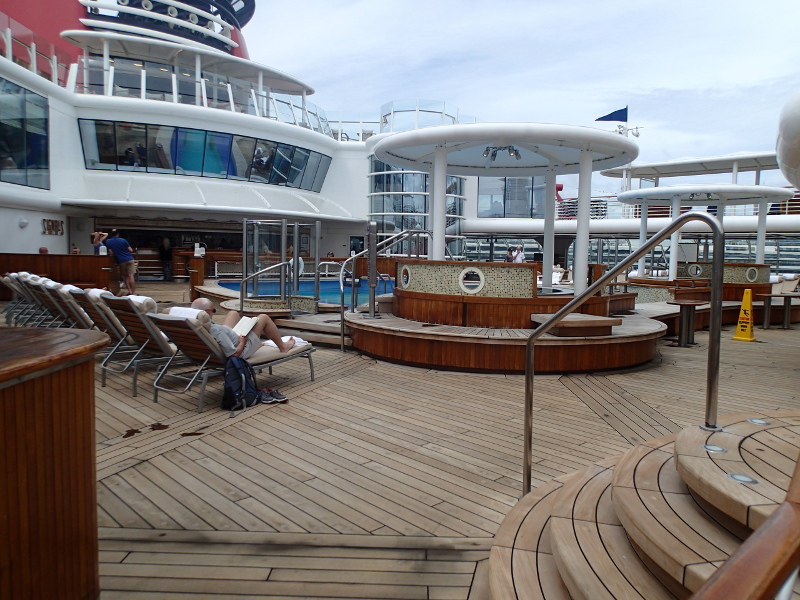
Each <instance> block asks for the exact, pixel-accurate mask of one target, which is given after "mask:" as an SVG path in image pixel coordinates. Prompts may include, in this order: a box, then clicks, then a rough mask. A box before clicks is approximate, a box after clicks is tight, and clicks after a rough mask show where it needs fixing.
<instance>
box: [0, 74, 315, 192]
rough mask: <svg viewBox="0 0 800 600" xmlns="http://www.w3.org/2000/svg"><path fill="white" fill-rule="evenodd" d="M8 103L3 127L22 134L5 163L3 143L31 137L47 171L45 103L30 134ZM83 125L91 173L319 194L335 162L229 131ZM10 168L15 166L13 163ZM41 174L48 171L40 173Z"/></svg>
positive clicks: (33, 160) (31, 155)
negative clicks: (167, 176) (208, 180)
mask: <svg viewBox="0 0 800 600" xmlns="http://www.w3.org/2000/svg"><path fill="white" fill-rule="evenodd" d="M0 81H2V80H0ZM39 98H40V97H39ZM42 103H44V104H42ZM9 104H10V103H9V102H6V103H5V104H4V105H0V128H2V130H3V131H7V130H8V131H11V133H13V130H11V129H9V126H6V125H5V124H4V121H3V119H4V118H5V120H7V121H8V122H9V123H10V124H11V125H13V126H14V127H16V130H21V131H22V133H17V134H14V135H12V134H11V133H8V134H7V135H5V136H4V137H0V159H2V158H3V155H2V153H1V152H2V149H3V144H4V143H5V144H6V145H8V144H9V143H10V142H11V141H12V140H14V139H23V140H24V139H25V136H26V135H27V138H28V139H30V140H31V141H30V143H29V144H28V146H27V148H28V149H29V152H27V154H24V156H28V160H29V163H30V166H31V168H33V167H35V168H37V169H44V167H42V166H41V165H43V164H46V162H47V148H46V144H45V146H44V147H42V146H41V143H39V145H38V146H37V141H41V138H42V131H45V132H46V124H47V122H46V118H45V117H46V99H44V98H41V100H36V99H33V100H30V101H29V102H28V109H27V110H28V111H29V112H30V115H31V118H30V119H28V121H29V123H28V124H27V125H26V127H27V130H25V129H24V127H23V124H22V123H21V121H20V119H18V118H17V119H12V118H11V117H12V115H13V114H14V113H13V111H11V110H5V111H4V110H3V109H4V107H5V106H6V105H9ZM23 108H24V107H23ZM18 112H19V110H17V113H18ZM4 115H5V117H4ZM78 124H79V127H80V132H81V138H82V142H83V155H84V160H85V164H86V168H87V169H100V170H111V171H114V170H120V171H147V172H150V173H176V174H179V175H195V176H202V177H216V178H220V179H226V178H227V179H237V180H240V181H248V180H249V181H255V182H259V183H271V184H274V185H286V186H290V187H294V188H299V189H303V190H312V191H315V192H319V191H320V190H321V189H322V184H323V182H324V181H325V176H326V175H327V173H328V167H329V166H330V164H331V158H330V157H329V156H325V155H324V154H320V153H318V152H312V151H311V150H308V149H306V148H298V147H296V146H292V145H289V144H278V143H276V142H273V141H270V140H264V139H256V138H251V137H247V136H239V135H232V134H229V133H221V132H215V131H203V130H200V129H185V128H182V127H171V126H168V125H146V124H143V123H128V122H114V121H94V120H90V119H79V121H78ZM20 143H22V142H20ZM26 143H28V142H26ZM17 145H19V144H17ZM5 164H9V165H10V164H11V162H10V160H6V161H5ZM42 172H44V173H46V171H38V173H42ZM13 176H16V177H18V178H19V177H20V176H19V174H18V173H17V174H16V175H15V174H13V173H11V172H9V173H0V181H6V180H10V179H11V178H12V177H13ZM4 177H5V179H4ZM28 177H29V178H30V177H31V176H30V175H29V176H28ZM28 185H38V184H37V183H35V182H33V183H32V182H29V183H28Z"/></svg>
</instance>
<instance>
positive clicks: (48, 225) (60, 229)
mask: <svg viewBox="0 0 800 600" xmlns="http://www.w3.org/2000/svg"><path fill="white" fill-rule="evenodd" d="M42 235H64V221H59V220H57V219H42Z"/></svg>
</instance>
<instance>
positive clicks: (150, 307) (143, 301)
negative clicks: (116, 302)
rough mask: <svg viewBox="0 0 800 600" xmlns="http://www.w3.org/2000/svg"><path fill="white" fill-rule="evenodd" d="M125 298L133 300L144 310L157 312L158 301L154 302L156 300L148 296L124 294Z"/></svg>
mask: <svg viewBox="0 0 800 600" xmlns="http://www.w3.org/2000/svg"><path fill="white" fill-rule="evenodd" d="M126 298H128V300H130V301H131V302H134V303H135V304H136V305H137V306H138V307H139V308H141V309H142V310H143V311H144V312H158V303H156V301H155V300H153V299H152V298H151V297H150V296H135V295H129V296H126Z"/></svg>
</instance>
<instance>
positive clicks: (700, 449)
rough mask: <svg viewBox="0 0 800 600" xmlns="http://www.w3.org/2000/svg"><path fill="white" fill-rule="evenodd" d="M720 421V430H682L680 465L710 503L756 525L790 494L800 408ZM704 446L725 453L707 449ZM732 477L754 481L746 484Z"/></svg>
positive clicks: (677, 455)
mask: <svg viewBox="0 0 800 600" xmlns="http://www.w3.org/2000/svg"><path fill="white" fill-rule="evenodd" d="M750 419H755V420H756V421H757V422H756V423H753V422H751V421H750ZM719 421H720V422H719V426H720V427H722V431H719V432H711V431H706V430H704V429H701V428H700V427H689V428H687V429H685V430H683V431H681V432H680V433H679V434H678V436H677V438H676V440H675V460H676V468H677V470H678V473H680V475H681V477H682V478H683V480H684V481H685V482H686V484H687V485H688V486H689V488H691V489H692V491H693V492H694V493H696V494H697V495H698V496H700V497H701V498H703V499H704V500H705V501H706V502H707V503H708V504H711V505H713V506H715V507H717V508H718V509H719V510H720V511H722V512H724V513H725V514H727V515H729V516H730V517H732V518H733V519H735V520H736V521H738V522H739V523H742V524H743V525H746V526H747V527H749V528H750V529H755V528H756V527H758V526H759V525H761V524H762V523H763V522H764V521H765V520H766V519H767V517H769V515H770V514H772V512H773V511H774V510H775V508H776V506H777V505H778V504H779V503H780V502H783V500H784V498H785V497H786V489H787V488H788V485H789V481H790V479H791V476H792V470H793V469H794V465H795V463H796V462H797V458H798V455H799V454H800V411H797V410H787V411H763V412H758V413H740V414H734V415H725V416H724V417H722V418H720V420H719ZM760 421H763V422H760ZM704 445H712V446H719V447H720V448H722V449H723V450H724V451H721V452H712V451H708V450H707V449H704ZM731 475H736V476H747V477H750V478H752V479H753V480H755V482H752V483H742V482H740V481H737V480H736V479H734V478H732V477H731Z"/></svg>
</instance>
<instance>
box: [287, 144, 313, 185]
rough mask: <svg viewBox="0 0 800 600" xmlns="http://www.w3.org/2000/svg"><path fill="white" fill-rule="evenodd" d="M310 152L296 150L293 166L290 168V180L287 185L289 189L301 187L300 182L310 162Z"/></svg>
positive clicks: (300, 149)
mask: <svg viewBox="0 0 800 600" xmlns="http://www.w3.org/2000/svg"><path fill="white" fill-rule="evenodd" d="M309 154H310V151H309V150H305V149H304V148H295V149H294V156H292V166H291V167H289V179H288V180H287V181H286V185H288V186H289V187H294V188H296V187H300V182H301V181H302V180H303V170H304V169H305V168H306V163H307V162H308V155H309Z"/></svg>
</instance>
